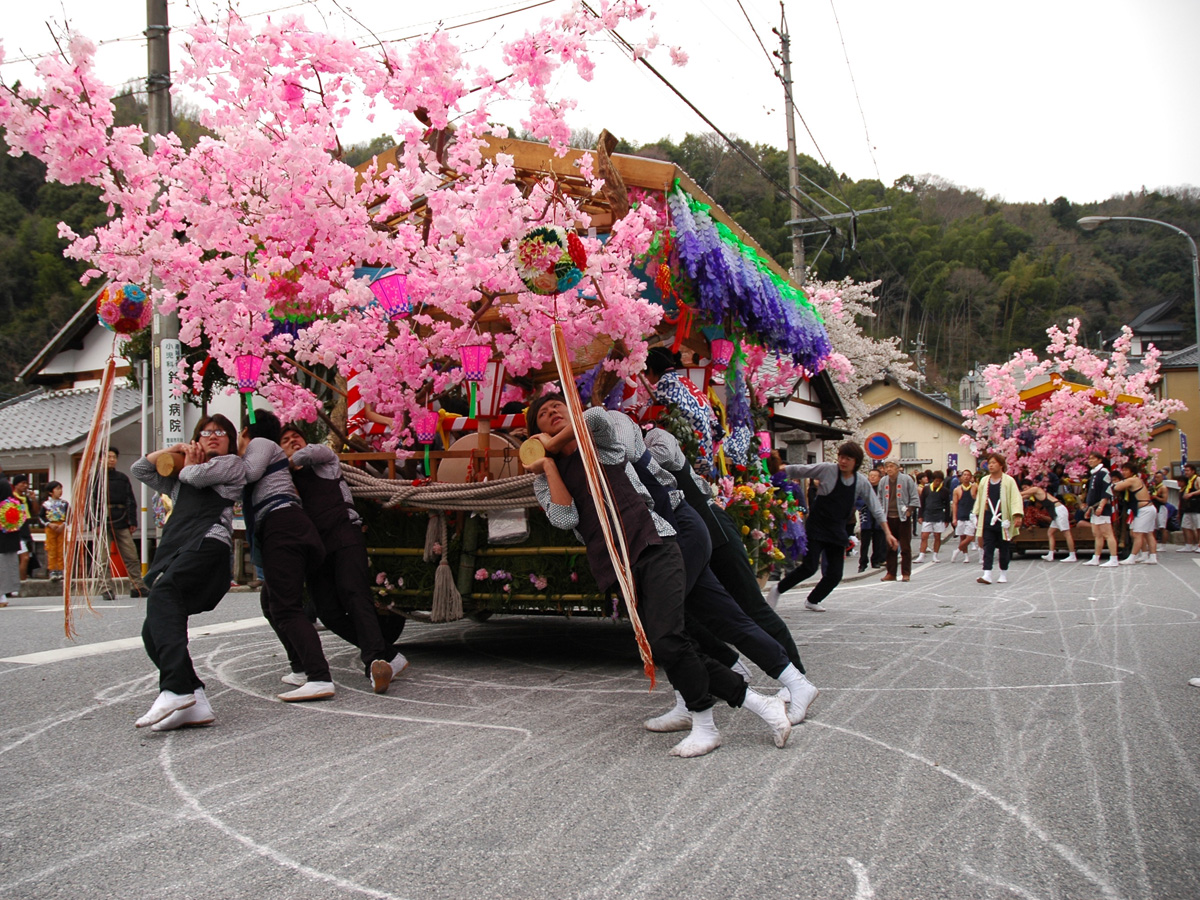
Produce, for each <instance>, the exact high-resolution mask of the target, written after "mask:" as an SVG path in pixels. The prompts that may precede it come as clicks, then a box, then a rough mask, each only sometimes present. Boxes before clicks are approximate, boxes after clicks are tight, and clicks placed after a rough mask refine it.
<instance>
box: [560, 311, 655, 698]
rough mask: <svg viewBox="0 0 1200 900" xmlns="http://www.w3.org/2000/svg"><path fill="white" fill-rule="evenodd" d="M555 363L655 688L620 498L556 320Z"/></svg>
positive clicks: (644, 667)
mask: <svg viewBox="0 0 1200 900" xmlns="http://www.w3.org/2000/svg"><path fill="white" fill-rule="evenodd" d="M553 338H554V364H555V365H556V366H557V367H558V379H559V381H560V382H561V384H562V396H563V400H565V401H566V404H567V414H568V415H569V416H570V417H571V424H572V426H573V427H574V429H575V441H576V443H577V444H578V445H579V455H580V457H581V458H582V460H583V469H584V472H586V473H587V481H588V489H589V490H590V491H591V494H592V499H593V500H594V501H595V503H596V512H597V518H598V519H599V520H600V530H601V531H602V532H603V533H604V545H605V547H606V548H607V549H608V555H609V558H610V559H611V560H612V564H613V570H614V571H615V572H616V573H617V584H618V585H619V586H620V588H621V595H622V596H623V597H624V598H625V608H626V609H627V610H628V611H629V621H630V623H631V624H632V625H633V636H634V638H635V639H636V640H637V645H638V653H639V654H640V655H641V657H642V670H643V671H644V672H645V673H646V677H647V678H649V679H650V690H654V656H653V654H652V653H651V652H650V641H649V640H648V639H647V638H646V631H645V629H644V628H642V620H641V617H640V616H638V611H637V591H636V590H635V587H634V583H633V571H632V570H633V564H632V563H631V562H630V561H629V549H628V548H627V547H626V546H625V532H624V531H623V530H622V528H621V517H620V515H619V513H618V512H617V505H616V502H615V501H614V500H613V497H612V492H611V490H610V489H609V486H608V480H607V479H606V477H605V475H604V469H603V468H602V467H601V465H600V457H598V456H597V455H596V447H595V445H594V444H593V443H592V435H591V432H590V431H588V427H587V423H586V422H585V421H584V418H583V404H582V403H581V402H580V401H579V392H578V391H577V390H576V389H575V377H574V374H573V373H572V372H571V360H570V357H569V355H568V353H567V341H566V338H565V337H564V335H563V330H562V327H561V326H559V324H558V323H557V322H556V323H555V324H554V331H553Z"/></svg>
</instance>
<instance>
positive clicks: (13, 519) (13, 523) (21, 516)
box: [0, 497, 29, 534]
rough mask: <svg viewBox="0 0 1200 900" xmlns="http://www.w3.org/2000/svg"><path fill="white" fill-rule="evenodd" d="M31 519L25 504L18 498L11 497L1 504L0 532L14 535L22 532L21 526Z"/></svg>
mask: <svg viewBox="0 0 1200 900" xmlns="http://www.w3.org/2000/svg"><path fill="white" fill-rule="evenodd" d="M28 519H29V513H28V512H27V511H26V509H25V504H24V503H22V502H21V501H20V500H18V499H17V498H16V497H9V498H7V499H6V500H4V501H3V502H2V503H0V531H4V532H6V533H8V534H12V532H14V531H20V530H21V526H22V525H24V524H25V522H26V521H27V520H28Z"/></svg>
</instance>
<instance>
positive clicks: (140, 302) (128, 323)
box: [96, 284, 154, 334]
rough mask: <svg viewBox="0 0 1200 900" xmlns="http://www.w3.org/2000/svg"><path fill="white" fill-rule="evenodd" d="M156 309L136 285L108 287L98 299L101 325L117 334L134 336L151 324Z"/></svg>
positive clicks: (98, 316)
mask: <svg viewBox="0 0 1200 900" xmlns="http://www.w3.org/2000/svg"><path fill="white" fill-rule="evenodd" d="M153 312H154V307H153V306H152V305H151V303H150V298H149V297H147V296H146V292H145V291H143V290H142V289H141V288H140V287H138V286H137V285H136V284H126V285H123V286H118V285H113V284H110V285H108V286H107V287H106V288H105V289H104V290H102V291H101V292H100V296H99V297H98V298H96V316H97V318H99V319H100V324H101V325H103V326H104V327H105V328H107V329H108V330H109V331H115V332H116V333H117V334H133V333H134V332H135V331H141V330H142V329H143V328H145V327H146V326H147V325H149V324H150V316H151V315H152V314H153Z"/></svg>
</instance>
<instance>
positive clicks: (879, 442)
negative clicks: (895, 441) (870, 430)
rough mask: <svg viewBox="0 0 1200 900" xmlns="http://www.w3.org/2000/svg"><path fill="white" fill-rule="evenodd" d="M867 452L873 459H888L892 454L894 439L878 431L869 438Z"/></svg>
mask: <svg viewBox="0 0 1200 900" xmlns="http://www.w3.org/2000/svg"><path fill="white" fill-rule="evenodd" d="M866 450H867V456H869V457H871V459H887V457H888V454H889V453H891V452H892V439H891V438H890V437H888V436H887V435H886V434H884V433H883V432H882V431H877V432H875V433H874V434H872V435H870V436H869V437H868V438H867V446H866Z"/></svg>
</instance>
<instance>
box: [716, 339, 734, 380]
mask: <svg viewBox="0 0 1200 900" xmlns="http://www.w3.org/2000/svg"><path fill="white" fill-rule="evenodd" d="M731 359H733V341H727V340H725V338H717V339H715V340H714V341H713V342H712V365H713V369H714V371H717V372H724V371H725V369H726V368H728V367H729V361H730V360H731Z"/></svg>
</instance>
